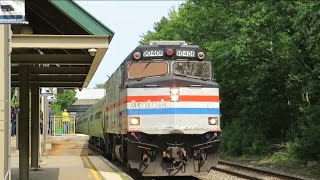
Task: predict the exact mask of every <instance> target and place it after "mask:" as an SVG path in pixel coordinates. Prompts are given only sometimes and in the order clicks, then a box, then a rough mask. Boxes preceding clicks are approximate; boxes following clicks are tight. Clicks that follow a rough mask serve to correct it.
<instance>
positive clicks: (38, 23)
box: [11, 0, 114, 88]
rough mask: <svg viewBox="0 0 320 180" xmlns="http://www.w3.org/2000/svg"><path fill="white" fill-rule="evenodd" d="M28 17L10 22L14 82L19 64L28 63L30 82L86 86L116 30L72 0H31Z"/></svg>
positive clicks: (47, 84)
mask: <svg viewBox="0 0 320 180" xmlns="http://www.w3.org/2000/svg"><path fill="white" fill-rule="evenodd" d="M26 18H27V21H28V22H29V24H23V25H18V24H17V25H12V26H11V29H12V32H13V35H12V43H11V47H12V54H11V63H12V66H11V74H12V76H11V82H12V86H19V74H18V73H19V70H18V66H20V65H29V67H30V83H31V84H33V83H38V84H39V85H40V87H65V88H73V87H78V88H85V87H87V86H88V84H89V82H90V80H91V79H92V77H93V75H94V73H95V71H96V69H97V67H98V66H99V64H100V62H101V60H102V58H103V56H104V55H105V53H106V51H107V49H108V46H109V43H110V41H111V39H112V37H113V35H114V33H113V32H112V31H111V30H110V29H109V28H108V27H106V26H104V25H103V24H101V23H100V22H99V21H97V20H96V19H95V18H94V17H92V16H91V15H90V14H89V13H88V12H86V11H85V10H84V9H82V8H81V7H80V6H78V5H77V4H76V3H75V2H73V1H61V0H28V1H26ZM89 51H90V52H91V53H90V52H89Z"/></svg>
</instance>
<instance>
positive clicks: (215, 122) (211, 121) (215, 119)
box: [208, 117, 218, 125]
mask: <svg viewBox="0 0 320 180" xmlns="http://www.w3.org/2000/svg"><path fill="white" fill-rule="evenodd" d="M208 120H209V121H208V123H209V125H218V117H209V118H208Z"/></svg>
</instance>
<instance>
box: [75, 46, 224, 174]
mask: <svg viewBox="0 0 320 180" xmlns="http://www.w3.org/2000/svg"><path fill="white" fill-rule="evenodd" d="M211 68H212V66H211V62H210V61H209V60H208V58H207V56H206V54H205V53H204V52H203V51H202V49H201V48H199V46H196V45H187V44H186V43H185V42H182V41H153V42H150V45H144V46H138V47H137V48H135V49H134V50H133V51H132V52H131V53H130V54H129V55H128V57H127V58H126V59H125V60H124V61H123V63H122V64H121V65H120V67H119V68H118V69H117V70H116V71H115V72H114V73H113V74H112V76H111V77H110V78H109V80H108V81H107V83H106V96H105V97H104V98H103V99H101V100H100V101H99V102H97V103H96V104H95V105H93V106H92V107H91V108H89V109H88V110H87V111H86V112H84V113H82V114H81V116H80V118H79V120H78V121H77V126H76V128H77V131H78V132H79V133H84V134H89V135H90V142H91V143H92V144H94V145H95V146H97V147H99V148H101V149H102V150H104V151H105V152H106V155H107V156H108V157H110V158H111V159H113V160H116V159H117V160H119V161H121V162H123V163H125V164H126V165H127V167H128V168H130V169H137V170H138V171H139V172H140V173H141V174H142V175H147V176H173V175H179V176H190V175H196V174H199V173H208V172H209V171H210V169H211V167H214V166H216V165H217V162H218V146H219V139H218V137H219V133H220V131H221V129H220V108H219V102H220V100H219V85H218V84H217V83H216V81H215V80H214V79H213V78H212V69H211Z"/></svg>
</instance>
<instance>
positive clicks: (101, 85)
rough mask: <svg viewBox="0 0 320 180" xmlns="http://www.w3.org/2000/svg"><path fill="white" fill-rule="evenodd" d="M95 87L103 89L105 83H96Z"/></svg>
mask: <svg viewBox="0 0 320 180" xmlns="http://www.w3.org/2000/svg"><path fill="white" fill-rule="evenodd" d="M94 88H95V89H105V88H106V83H100V84H96V85H95V87H94Z"/></svg>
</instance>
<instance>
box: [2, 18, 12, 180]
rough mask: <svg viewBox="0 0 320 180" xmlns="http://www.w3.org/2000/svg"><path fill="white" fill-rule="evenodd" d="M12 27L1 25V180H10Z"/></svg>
mask: <svg viewBox="0 0 320 180" xmlns="http://www.w3.org/2000/svg"><path fill="white" fill-rule="evenodd" d="M9 33H10V25H4V24H0V47H1V48H0V88H1V90H0V179H4V180H9V179H10V178H11V177H10V176H11V174H10V172H11V169H10V158H9V155H10V150H9V149H10V137H9V125H10V120H11V116H10V88H11V84H10V83H9V82H10V66H11V63H10V56H9V53H10V52H9V39H10V35H9Z"/></svg>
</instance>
